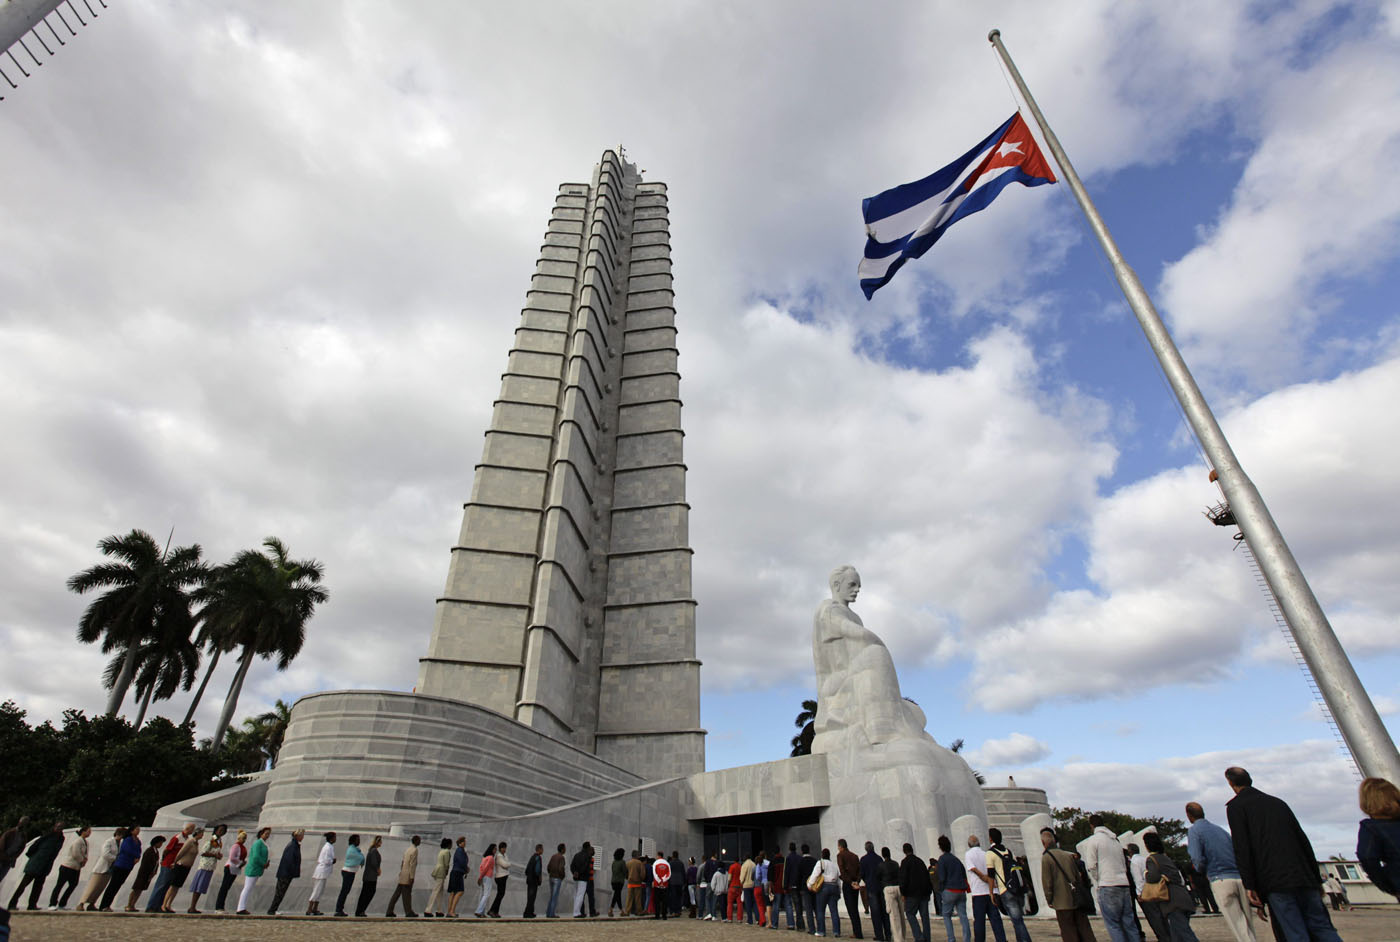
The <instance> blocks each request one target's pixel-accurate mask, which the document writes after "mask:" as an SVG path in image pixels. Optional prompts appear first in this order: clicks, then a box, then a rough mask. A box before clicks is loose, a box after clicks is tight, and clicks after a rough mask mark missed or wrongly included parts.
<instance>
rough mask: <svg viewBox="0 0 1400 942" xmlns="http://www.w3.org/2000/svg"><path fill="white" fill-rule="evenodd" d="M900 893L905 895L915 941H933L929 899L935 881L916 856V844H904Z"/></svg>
mask: <svg viewBox="0 0 1400 942" xmlns="http://www.w3.org/2000/svg"><path fill="white" fill-rule="evenodd" d="M899 895H900V896H902V897H904V915H905V916H906V917H907V918H908V920H909V934H910V935H911V936H913V938H914V942H932V940H931V939H930V938H929V923H928V900H929V897H930V896H932V895H933V881H932V880H931V879H929V875H928V867H926V866H924V862H923V861H922V860H921V859H919V858H918V857H916V856H914V845H913V844H905V845H904V859H903V860H901V861H900V862H899Z"/></svg>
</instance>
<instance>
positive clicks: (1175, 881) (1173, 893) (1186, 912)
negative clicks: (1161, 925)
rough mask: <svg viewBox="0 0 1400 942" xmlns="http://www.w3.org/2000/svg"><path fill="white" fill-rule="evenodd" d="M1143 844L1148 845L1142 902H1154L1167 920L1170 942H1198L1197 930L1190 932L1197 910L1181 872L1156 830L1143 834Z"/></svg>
mask: <svg viewBox="0 0 1400 942" xmlns="http://www.w3.org/2000/svg"><path fill="white" fill-rule="evenodd" d="M1142 843H1143V845H1144V846H1146V848H1147V867H1146V871H1145V873H1144V876H1143V883H1142V901H1143V902H1144V903H1149V902H1150V903H1156V904H1157V906H1158V909H1159V911H1160V912H1161V913H1162V915H1163V916H1164V917H1165V918H1166V920H1167V928H1168V930H1170V932H1171V942H1197V939H1196V933H1194V932H1192V931H1191V914H1192V913H1194V912H1195V911H1196V904H1195V903H1194V902H1193V901H1192V899H1191V891H1190V890H1188V889H1187V888H1186V881H1185V879H1183V877H1182V876H1181V871H1180V870H1179V869H1177V866H1176V864H1174V863H1172V859H1171V858H1170V857H1168V856H1167V854H1166V848H1165V847H1163V846H1162V839H1161V838H1160V837H1158V836H1157V834H1156V833H1154V832H1152V831H1148V832H1147V833H1146V834H1144V835H1143V836H1142Z"/></svg>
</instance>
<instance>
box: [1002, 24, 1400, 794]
mask: <svg viewBox="0 0 1400 942" xmlns="http://www.w3.org/2000/svg"><path fill="white" fill-rule="evenodd" d="M987 40H988V41H989V42H990V43H991V44H992V45H993V46H994V47H995V48H996V51H997V55H998V56H1000V57H1001V61H1002V62H1003V63H1005V65H1006V68H1007V70H1008V71H1009V72H1010V74H1011V78H1012V80H1013V81H1014V82H1015V83H1016V88H1017V90H1019V91H1020V93H1021V97H1022V98H1023V99H1024V100H1025V102H1026V106H1027V107H1029V108H1030V110H1031V115H1032V116H1033V117H1034V118H1035V122H1036V124H1038V125H1039V126H1040V130H1041V132H1042V133H1043V134H1044V135H1045V143H1046V145H1047V146H1048V147H1049V148H1050V153H1051V154H1052V155H1054V157H1055V162H1056V163H1057V164H1059V166H1060V170H1061V172H1062V173H1063V174H1064V177H1065V182H1066V183H1068V184H1069V188H1070V191H1071V192H1072V193H1074V198H1075V199H1076V200H1077V201H1078V202H1079V208H1080V209H1082V210H1083V211H1084V215H1085V216H1086V217H1088V220H1089V226H1090V228H1092V229H1093V230H1094V235H1095V236H1097V237H1098V240H1099V245H1101V246H1102V247H1103V250H1104V254H1105V255H1107V256H1108V260H1109V262H1110V263H1111V264H1112V265H1113V274H1114V275H1115V276H1116V277H1117V279H1118V286H1119V287H1120V288H1122V289H1123V294H1124V296H1125V297H1126V298H1127V299H1128V306H1129V307H1131V308H1132V309H1133V314H1134V315H1136V316H1137V319H1138V323H1139V324H1140V325H1141V326H1142V330H1143V333H1145V334H1146V335H1147V342H1148V343H1149V344H1150V345H1151V346H1152V352H1153V353H1155V354H1156V355H1157V359H1158V361H1159V362H1160V363H1161V364H1162V370H1163V372H1164V373H1166V376H1167V382H1169V383H1170V384H1171V387H1172V391H1173V392H1174V393H1176V398H1177V399H1178V400H1179V401H1180V403H1181V408H1182V409H1183V410H1184V411H1185V413H1186V419H1187V421H1188V422H1190V423H1191V429H1192V431H1194V432H1195V434H1196V438H1197V439H1198V440H1199V441H1200V443H1201V447H1202V448H1203V449H1204V450H1205V453H1206V456H1207V457H1208V458H1209V459H1210V463H1211V465H1212V466H1213V468H1214V470H1215V473H1216V475H1217V479H1218V481H1219V483H1220V489H1221V490H1222V491H1224V493H1225V499H1226V501H1228V502H1229V505H1230V509H1231V511H1233V512H1234V515H1235V520H1236V522H1237V523H1238V524H1239V528H1240V532H1241V533H1243V534H1244V538H1245V540H1246V542H1248V544H1249V548H1250V550H1251V551H1253V553H1254V557H1255V559H1256V560H1257V561H1258V563H1259V568H1260V570H1261V571H1262V572H1263V573H1264V578H1265V579H1266V580H1267V581H1268V583H1269V588H1270V590H1272V591H1273V593H1274V598H1275V599H1277V600H1278V603H1279V607H1280V608H1281V609H1283V617H1284V619H1285V620H1286V621H1287V622H1288V628H1289V630H1290V631H1291V632H1292V633H1293V639H1294V641H1296V642H1297V644H1298V649H1299V650H1300V651H1301V652H1302V654H1303V658H1304V660H1306V661H1307V664H1308V669H1309V670H1311V671H1312V674H1313V677H1314V679H1315V680H1316V681H1317V685H1318V687H1319V688H1320V689H1321V691H1322V696H1323V699H1324V700H1326V702H1327V706H1328V708H1329V709H1330V710H1331V711H1332V716H1333V718H1334V719H1335V720H1336V722H1337V726H1338V728H1340V730H1341V733H1342V738H1343V739H1345V740H1346V744H1347V748H1348V749H1350V750H1351V754H1352V757H1353V758H1355V759H1356V763H1357V765H1358V766H1360V768H1361V772H1362V774H1364V775H1368V776H1371V775H1374V776H1380V777H1382V778H1387V779H1390V781H1392V782H1395V783H1396V784H1400V753H1397V752H1396V750H1395V743H1394V742H1393V741H1392V740H1391V738H1390V733H1389V732H1388V731H1387V730H1386V728H1385V724H1384V723H1382V722H1381V717H1380V714H1379V713H1377V712H1376V707H1375V704H1373V703H1372V702H1371V698H1370V697H1369V696H1368V695H1367V693H1366V689H1365V688H1364V687H1362V686H1361V680H1360V678H1358V677H1357V676H1356V671H1355V670H1354V669H1353V668H1352V666H1351V661H1349V660H1348V659H1347V655H1346V652H1345V651H1343V650H1342V646H1341V643H1340V642H1338V641H1337V635H1336V634H1335V633H1334V632H1333V631H1332V626H1331V625H1330V624H1328V622H1327V616H1326V615H1325V614H1323V611H1322V606H1321V605H1319V604H1318V602H1317V597H1316V596H1315V595H1313V591H1312V588H1311V587H1310V586H1309V585H1308V582H1307V580H1306V579H1305V578H1304V577H1303V571H1302V570H1301V569H1299V568H1298V561H1297V560H1295V559H1294V558H1293V553H1292V552H1291V551H1290V550H1289V549H1288V544H1287V543H1285V542H1284V540H1283V534H1282V533H1280V532H1279V529H1278V526H1277V525H1276V524H1275V523H1274V518H1273V517H1272V516H1270V514H1269V509H1268V508H1267V507H1266V506H1264V499H1263V498H1262V497H1260V496H1259V491H1258V490H1257V489H1256V488H1255V487H1254V482H1252V481H1250V479H1249V478H1248V477H1247V476H1246V475H1245V473H1244V469H1243V468H1241V467H1240V463H1239V460H1238V459H1237V458H1236V457H1235V453H1234V451H1232V450H1231V448H1230V443H1229V442H1228V441H1226V440H1225V434H1224V433H1223V432H1222V431H1221V430H1220V425H1219V423H1217V422H1216V421H1215V416H1214V415H1213V414H1212V413H1211V411H1210V407H1209V406H1208V405H1206V400H1205V397H1204V396H1202V395H1201V390H1200V387H1198V386H1197V385H1196V381H1195V379H1193V378H1192V376H1191V372H1190V371H1189V370H1188V369H1187V368H1186V361H1185V360H1183V359H1182V358H1181V351H1179V350H1178V349H1177V348H1176V344H1175V343H1174V342H1173V341H1172V338H1171V335H1170V334H1168V333H1167V328H1166V325H1164V324H1163V323H1162V318H1161V317H1159V316H1158V314H1157V309H1156V308H1154V307H1153V306H1152V299H1151V298H1149V297H1148V296H1147V291H1146V290H1145V289H1144V288H1143V287H1142V282H1141V281H1139V280H1138V276H1137V273H1136V272H1134V271H1133V269H1132V268H1131V267H1130V266H1129V265H1128V263H1127V262H1126V261H1124V260H1123V254H1122V253H1121V252H1120V251H1118V245H1117V244H1116V243H1115V242H1114V241H1113V236H1112V235H1111V234H1110V233H1109V231H1108V227H1107V226H1106V225H1104V221H1103V218H1102V217H1101V216H1100V215H1099V212H1098V210H1097V209H1095V208H1094V204H1093V201H1091V200H1090V199H1089V194H1088V193H1087V192H1086V191H1085V189H1084V184H1083V183H1082V182H1080V179H1079V174H1077V173H1075V172H1074V167H1073V166H1072V165H1071V164H1070V162H1069V157H1068V156H1067V155H1066V154H1065V151H1064V148H1063V147H1061V146H1060V141H1059V139H1058V138H1056V137H1055V132H1054V131H1052V130H1050V125H1049V124H1048V123H1046V120H1045V116H1044V115H1043V114H1041V112H1040V107H1039V106H1038V105H1037V104H1036V103H1035V98H1033V97H1032V96H1031V92H1030V89H1029V88H1027V87H1026V83H1025V81H1023V80H1022V78H1021V73H1020V72H1018V71H1017V70H1016V65H1015V63H1013V62H1012V61H1011V56H1010V54H1009V53H1007V51H1006V47H1005V46H1004V45H1002V42H1001V30H996V29H994V30H992V31H991V32H990V33H988V34H987Z"/></svg>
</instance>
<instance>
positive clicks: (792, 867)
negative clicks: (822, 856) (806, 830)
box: [783, 843, 815, 932]
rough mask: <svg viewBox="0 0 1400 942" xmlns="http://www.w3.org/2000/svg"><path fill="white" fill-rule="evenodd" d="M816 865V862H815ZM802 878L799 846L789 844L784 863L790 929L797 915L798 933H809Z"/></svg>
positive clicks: (785, 903)
mask: <svg viewBox="0 0 1400 942" xmlns="http://www.w3.org/2000/svg"><path fill="white" fill-rule="evenodd" d="M813 862H814V863H815V861H813ZM803 880H804V877H803V876H802V855H801V854H799V853H798V852H797V844H796V843H790V844H788V855H787V860H785V861H784V862H783V883H784V884H785V888H786V889H787V900H785V901H784V905H785V906H787V907H788V928H789V929H791V928H792V926H793V914H794V912H795V913H796V916H797V919H796V922H797V931H798V932H806V931H807V920H806V917H805V916H804V913H805V907H804V906H803V903H802V892H803V890H804V889H805V888H806V887H805V884H804V883H803Z"/></svg>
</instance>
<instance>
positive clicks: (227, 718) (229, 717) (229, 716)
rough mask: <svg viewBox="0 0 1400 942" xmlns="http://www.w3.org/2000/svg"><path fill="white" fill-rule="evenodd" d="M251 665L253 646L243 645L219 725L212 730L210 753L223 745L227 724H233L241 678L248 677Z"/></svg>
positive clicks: (241, 682) (241, 687)
mask: <svg viewBox="0 0 1400 942" xmlns="http://www.w3.org/2000/svg"><path fill="white" fill-rule="evenodd" d="M252 664H253V646H252V645H251V644H245V645H244V646H243V656H242V657H240V658H239V659H238V673H236V674H234V675H233V683H232V684H230V685H229V688H228V696H227V697H225V698H224V708H223V710H222V711H221V712H220V713H219V725H218V726H217V727H216V728H215V729H214V741H213V743H212V744H210V746H209V751H210V752H218V751H219V747H220V746H222V745H223V744H224V730H226V729H228V724H229V723H232V722H233V711H234V710H235V709H237V707H238V695H239V694H240V693H242V692H243V678H245V677H247V676H248V668H249V667H251V666H252Z"/></svg>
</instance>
